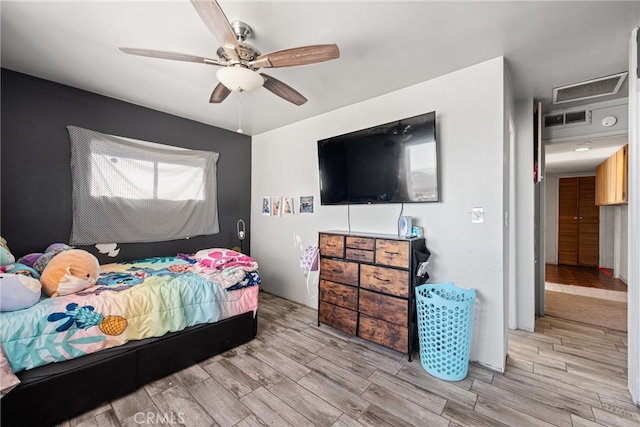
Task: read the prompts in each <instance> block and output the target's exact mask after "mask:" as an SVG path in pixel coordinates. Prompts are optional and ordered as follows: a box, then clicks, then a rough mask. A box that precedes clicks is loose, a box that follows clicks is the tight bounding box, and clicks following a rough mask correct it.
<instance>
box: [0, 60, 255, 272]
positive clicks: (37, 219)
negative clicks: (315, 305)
mask: <svg viewBox="0 0 640 427" xmlns="http://www.w3.org/2000/svg"><path fill="white" fill-rule="evenodd" d="M1 88H2V90H1V92H0V94H1V96H2V103H1V110H0V113H1V116H0V118H1V125H2V130H1V134H0V135H1V138H2V139H1V142H0V148H1V150H0V158H1V160H0V183H1V188H0V191H1V193H0V196H1V205H0V209H1V211H0V212H1V215H2V220H1V222H0V234H1V235H2V237H4V238H5V239H6V240H7V242H8V245H9V248H10V249H11V252H12V253H13V254H14V255H15V256H16V258H17V257H19V256H22V255H25V254H27V253H32V252H43V251H44V250H45V248H46V247H47V246H48V245H49V244H51V243H55V242H64V243H68V242H69V235H70V232H71V185H72V183H71V170H70V163H69V162H70V146H69V134H68V132H67V129H66V126H67V125H75V126H79V127H83V128H86V129H91V130H95V131H97V132H102V133H107V134H111V135H117V136H123V137H127V138H135V139H140V140H145V141H151V142H157V143H160V144H167V145H173V146H178V147H184V148H190V149H196V150H208V151H216V152H218V153H220V158H219V159H218V175H217V176H218V215H219V221H220V233H218V234H215V235H209V236H196V237H192V238H190V239H182V240H172V241H166V242H157V243H135V244H121V245H119V247H120V248H121V250H120V253H119V255H118V256H117V258H109V257H107V256H106V255H102V254H99V253H98V251H97V249H96V248H95V247H93V246H82V247H80V248H81V249H85V250H88V251H90V252H91V253H93V254H94V255H96V256H97V257H98V259H99V260H100V262H101V263H103V264H104V263H108V262H113V261H114V260H116V261H118V260H132V259H138V258H145V257H150V256H166V255H175V254H176V253H178V252H194V251H197V250H198V249H203V248H210V247H233V246H239V244H240V241H239V240H238V237H237V235H236V222H237V220H238V219H240V218H242V219H243V220H244V221H245V223H246V225H247V238H246V239H245V240H244V245H243V249H244V252H245V253H249V249H250V248H249V236H250V232H251V227H250V202H251V137H249V136H246V135H240V134H237V133H235V132H231V131H227V130H224V129H220V128H216V127H213V126H210V125H206V124H203V123H199V122H195V121H192V120H188V119H184V118H181V117H177V116H174V115H171V114H167V113H162V112H159V111H155V110H151V109H149V108H144V107H140V106H137V105H134V104H129V103H127V102H123V101H119V100H116V99H113V98H108V97H105V96H101V95H97V94H95V93H91V92H87V91H83V90H80V89H76V88H72V87H69V86H64V85H61V84H58V83H54V82H51V81H48V80H42V79H39V78H35V77H32V76H28V75H26V74H20V73H16V72H14V71H10V70H7V69H2V81H1ZM202 108H209V109H211V114H215V111H216V110H215V106H210V105H208V104H203V105H202ZM110 243H117V242H110Z"/></svg>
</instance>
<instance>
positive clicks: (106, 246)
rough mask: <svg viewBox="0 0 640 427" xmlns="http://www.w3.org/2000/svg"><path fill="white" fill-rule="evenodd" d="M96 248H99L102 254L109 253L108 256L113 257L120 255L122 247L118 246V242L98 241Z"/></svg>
mask: <svg viewBox="0 0 640 427" xmlns="http://www.w3.org/2000/svg"><path fill="white" fill-rule="evenodd" d="M116 248H117V249H116ZM96 249H98V252H100V253H101V254H107V256H110V257H112V258H113V257H116V256H118V254H119V253H120V248H118V244H117V243H98V244H97V245H96Z"/></svg>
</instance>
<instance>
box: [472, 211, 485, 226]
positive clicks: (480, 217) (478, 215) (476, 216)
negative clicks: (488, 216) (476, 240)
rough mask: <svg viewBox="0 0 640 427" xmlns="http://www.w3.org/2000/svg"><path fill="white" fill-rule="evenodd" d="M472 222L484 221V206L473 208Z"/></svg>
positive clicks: (480, 222)
mask: <svg viewBox="0 0 640 427" xmlns="http://www.w3.org/2000/svg"><path fill="white" fill-rule="evenodd" d="M471 222H473V223H474V224H482V223H483V222H484V208H471Z"/></svg>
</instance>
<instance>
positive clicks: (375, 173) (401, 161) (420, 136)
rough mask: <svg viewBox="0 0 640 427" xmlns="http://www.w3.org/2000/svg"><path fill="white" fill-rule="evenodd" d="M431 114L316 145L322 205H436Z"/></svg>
mask: <svg viewBox="0 0 640 427" xmlns="http://www.w3.org/2000/svg"><path fill="white" fill-rule="evenodd" d="M437 148H438V147H437V140H436V113H435V111H432V112H430V113H426V114H421V115H419V116H415V117H410V118H407V119H402V120H397V121H394V122H390V123H386V124H383V125H378V126H373V127H370V128H367V129H362V130H358V131H355V132H351V133H347V134H345V135H339V136H334V137H331V138H327V139H321V140H319V141H318V166H319V169H320V203H321V204H322V205H343V204H373V203H421V202H437V201H439V189H438V149H437Z"/></svg>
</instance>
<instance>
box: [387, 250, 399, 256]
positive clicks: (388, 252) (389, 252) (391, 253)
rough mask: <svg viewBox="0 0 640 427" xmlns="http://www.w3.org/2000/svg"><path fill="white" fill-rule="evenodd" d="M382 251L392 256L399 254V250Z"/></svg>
mask: <svg viewBox="0 0 640 427" xmlns="http://www.w3.org/2000/svg"><path fill="white" fill-rule="evenodd" d="M384 253H386V254H389V255H391V256H393V255H400V252H391V251H384Z"/></svg>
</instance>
